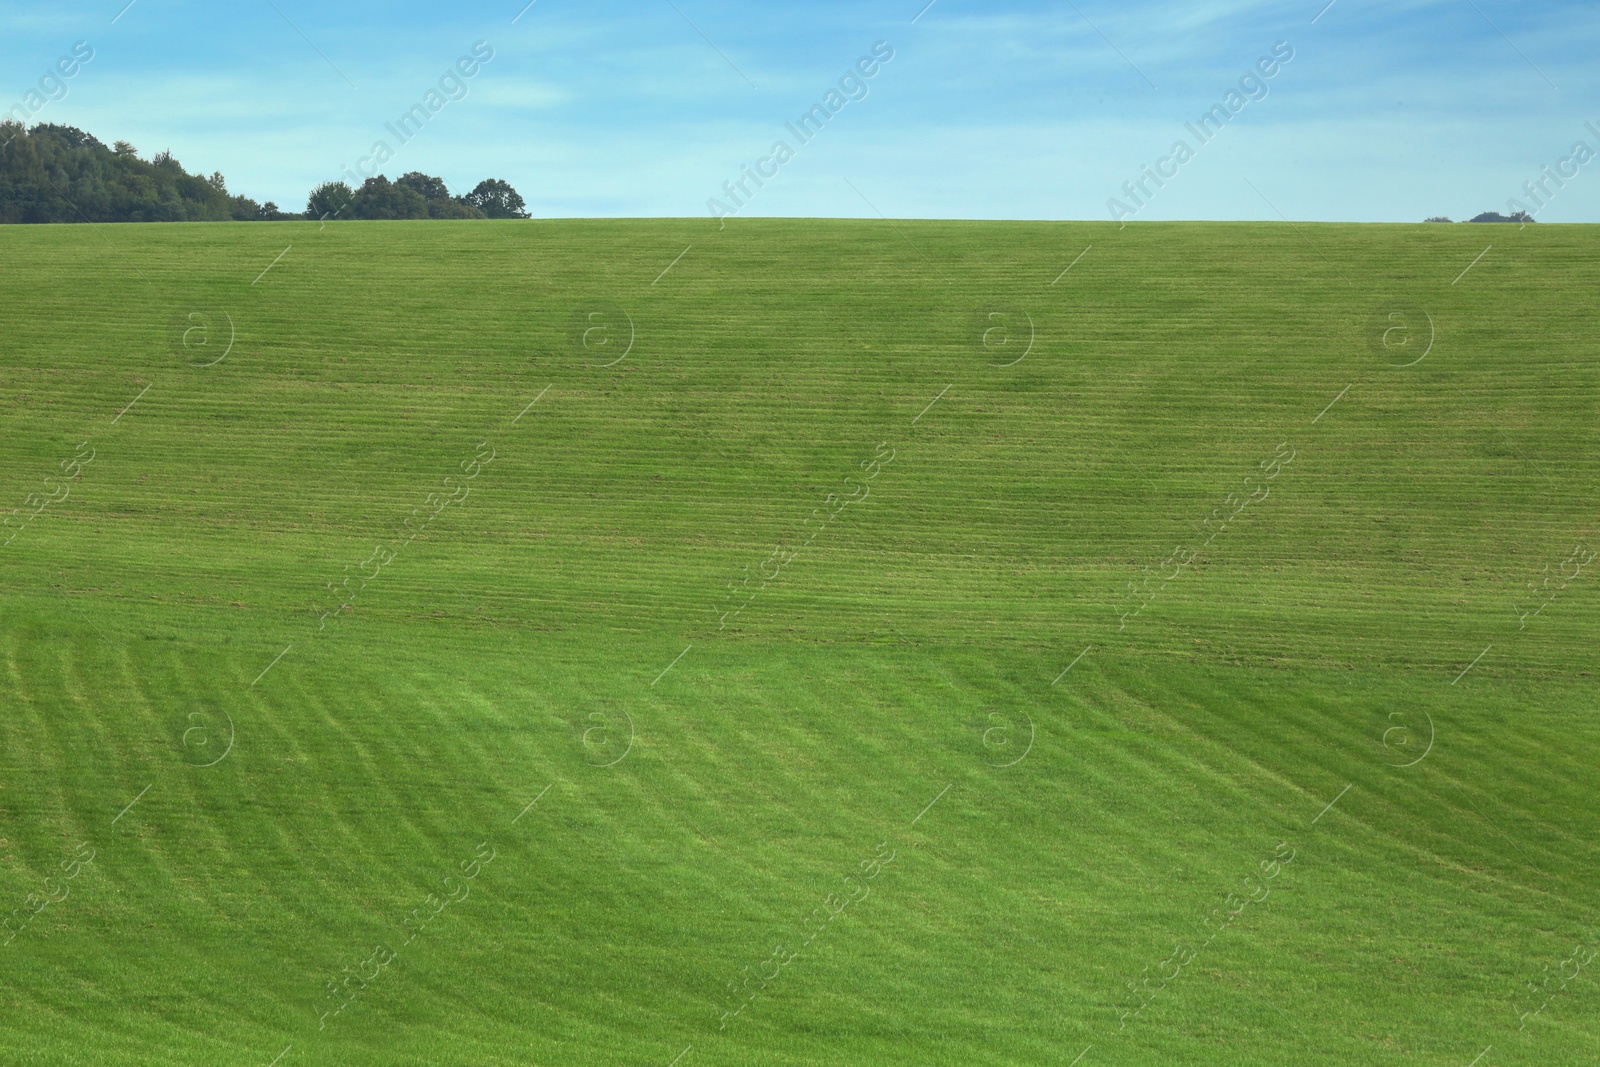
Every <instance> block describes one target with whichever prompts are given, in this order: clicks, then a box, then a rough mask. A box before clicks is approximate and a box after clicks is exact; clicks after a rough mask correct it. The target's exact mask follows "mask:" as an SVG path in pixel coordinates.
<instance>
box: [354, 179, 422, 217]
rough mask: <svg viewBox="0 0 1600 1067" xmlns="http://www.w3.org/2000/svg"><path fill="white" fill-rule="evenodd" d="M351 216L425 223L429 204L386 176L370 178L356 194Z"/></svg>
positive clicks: (415, 192) (409, 189)
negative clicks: (421, 220) (416, 220)
mask: <svg viewBox="0 0 1600 1067" xmlns="http://www.w3.org/2000/svg"><path fill="white" fill-rule="evenodd" d="M350 216H351V217H352V218H357V219H374V220H383V219H425V218H427V217H428V202H427V201H426V200H424V199H423V198H422V194H421V193H419V192H417V191H416V190H415V189H411V188H408V187H406V186H404V185H396V184H395V183H394V182H391V181H390V180H389V179H388V178H385V177H384V176H383V175H381V174H380V175H378V176H377V177H376V178H368V179H367V180H366V181H364V182H362V183H361V188H360V189H357V190H356V196H355V200H353V201H352V202H351V204H350Z"/></svg>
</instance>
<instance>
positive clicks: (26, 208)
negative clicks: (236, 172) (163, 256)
mask: <svg viewBox="0 0 1600 1067" xmlns="http://www.w3.org/2000/svg"><path fill="white" fill-rule="evenodd" d="M527 217H528V211H527V206H526V205H525V204H524V203H523V200H522V197H521V195H519V194H518V193H517V191H516V190H515V189H514V188H512V187H511V185H510V184H509V183H507V182H505V181H502V180H500V179H498V178H490V179H487V180H485V181H482V182H479V183H478V185H477V187H476V188H474V189H473V190H472V191H471V192H469V193H467V194H466V195H465V196H452V195H451V194H450V190H449V187H448V186H447V185H446V184H445V182H444V180H443V179H442V178H436V177H433V176H432V175H429V174H423V173H421V172H420V171H412V172H411V173H410V174H405V175H402V176H401V177H399V178H397V179H395V180H394V181H392V182H391V181H390V180H389V179H388V178H386V177H384V176H383V175H381V174H380V175H378V176H377V177H375V178H368V179H367V180H366V181H364V182H362V183H361V186H360V187H359V188H354V189H353V188H351V187H350V186H349V185H347V184H345V183H344V182H324V183H323V184H321V185H319V186H317V187H316V189H314V190H312V192H311V195H310V196H309V197H308V198H307V201H306V209H305V211H304V212H292V211H283V210H280V209H279V207H278V205H277V204H275V203H273V202H272V201H270V200H269V201H267V202H266V203H265V204H262V203H258V202H257V201H255V200H252V199H251V198H250V197H247V196H239V195H235V194H233V193H230V192H229V191H228V183H227V181H226V180H225V179H224V178H223V176H222V173H221V172H220V171H218V172H215V173H213V174H212V175H211V176H210V177H209V178H207V177H203V176H201V175H199V174H190V173H189V172H188V171H187V170H185V169H184V168H183V166H182V164H180V163H179V162H178V161H177V160H176V159H174V158H173V156H172V153H171V152H158V153H156V155H154V156H153V157H151V158H150V159H148V160H146V159H141V158H140V156H139V152H138V149H136V148H134V146H133V145H131V144H129V143H128V142H126V141H117V142H116V143H114V144H113V145H111V146H110V147H109V148H108V147H107V146H106V145H105V144H103V143H102V142H101V141H99V140H98V139H97V138H96V137H95V136H94V135H93V134H89V133H85V132H84V131H82V130H79V129H75V128H74V127H71V126H57V125H51V124H47V123H40V124H39V125H37V126H34V127H33V128H32V129H28V128H25V127H24V126H23V125H22V124H20V123H16V122H0V224H3V223H41V222H229V221H233V222H274V221H279V220H285V219H524V218H527Z"/></svg>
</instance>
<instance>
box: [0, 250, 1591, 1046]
mask: <svg viewBox="0 0 1600 1067" xmlns="http://www.w3.org/2000/svg"><path fill="white" fill-rule="evenodd" d="M1491 243H1492V248H1490V249H1489V250H1488V251H1487V252H1486V254H1484V255H1483V256H1482V258H1481V259H1478V260H1476V261H1475V259H1474V257H1477V256H1479V254H1480V253H1483V252H1484V251H1485V246H1486V245H1490V244H1491ZM286 246H289V247H287V248H286ZM686 246H692V247H689V248H688V250H687V252H686V254H684V255H683V256H682V258H681V259H678V260H676V261H675V260H674V257H677V256H679V254H680V253H683V252H685V249H686ZM1091 246H1092V247H1091ZM1086 248H1087V251H1086ZM1080 254H1082V255H1081V258H1078V257H1080ZM0 255H3V257H4V258H3V262H4V264H5V268H4V278H5V285H4V290H5V296H4V305H3V310H0V336H3V337H4V343H3V347H0V351H3V360H0V414H3V427H4V431H3V432H4V448H5V462H4V464H3V466H0V515H6V514H9V515H10V519H9V520H8V525H7V526H6V527H5V528H4V529H0V543H4V542H7V541H9V543H7V544H6V545H5V547H4V548H3V549H0V596H3V599H0V611H3V623H4V625H3V632H0V642H3V664H0V695H3V709H4V712H3V717H0V724H3V729H0V914H5V913H9V915H10V918H9V919H7V920H6V923H5V926H4V930H3V931H0V940H3V942H4V944H3V948H0V987H3V990H4V996H5V1010H4V1014H3V1015H0V1062H4V1063H7V1064H30V1065H32V1064H39V1065H44V1064H51V1065H54V1064H86V1065H89V1064H92V1065H108V1067H120V1065H133V1064H152V1063H162V1064H182V1065H191V1064H193V1065H199V1064H205V1065H213V1064H215V1065H235V1064H237V1065H240V1067H266V1065H268V1064H269V1063H273V1062H276V1063H278V1064H279V1067H296V1065H299V1064H337V1065H345V1064H349V1065H358V1067H368V1065H370V1067H380V1065H382V1067H388V1065H423V1064H474V1065H531V1064H545V1065H555V1064H597V1065H612V1064H616V1065H622V1064H629V1065H647V1067H649V1065H657V1067H668V1065H669V1064H673V1063H676V1064H677V1065H678V1067H701V1065H709V1064H726V1065H741V1067H743V1065H769V1064H770V1065H780V1064H781V1065H801V1064H807V1065H809V1064H820V1063H836V1064H852V1065H853V1064H890V1063H894V1064H950V1065H963V1067H966V1065H991V1064H992V1065H1001V1064H1006V1065H1013V1064H1061V1065H1065V1064H1069V1063H1073V1062H1077V1063H1078V1064H1079V1067H1097V1065H1103V1064H1172V1063H1185V1064H1216V1065H1236V1064H1297V1065H1299V1064H1305V1065H1329V1067H1333V1065H1349V1064H1395V1065H1401V1064H1405V1065H1413V1064H1424V1065H1439V1067H1466V1065H1467V1064H1469V1063H1470V1062H1473V1060H1474V1057H1478V1056H1480V1055H1481V1054H1483V1053H1484V1050H1485V1049H1486V1048H1488V1049H1490V1050H1491V1051H1489V1052H1488V1054H1487V1055H1485V1056H1483V1059H1482V1060H1481V1063H1480V1067H1504V1065H1510V1064H1528V1065H1533V1064H1539V1065H1548V1064H1563V1063H1579V1062H1591V1061H1593V1060H1594V1059H1595V1058H1596V1056H1600V1024H1597V1022H1596V1020H1597V1019H1600V986H1597V983H1596V980H1597V978H1600V968H1597V967H1593V966H1587V964H1588V963H1589V960H1590V959H1592V958H1593V957H1594V955H1595V954H1596V952H1600V885H1597V883H1596V879H1595V872H1596V870H1597V866H1600V846H1597V843H1596V832H1597V830H1600V806H1597V805H1596V803H1595V799H1594V796H1595V794H1594V788H1595V785H1596V782H1597V775H1596V770H1595V767H1596V761H1597V759H1600V713H1597V708H1596V703H1597V691H1596V686H1595V682H1594V662H1595V651H1594V648H1595V639H1596V638H1597V637H1600V623H1597V609H1600V561H1597V560H1596V558H1595V552H1596V551H1597V550H1600V533H1597V531H1596V521H1597V516H1600V511H1597V505H1600V493H1597V490H1596V489H1595V485H1596V474H1597V473H1600V447H1597V446H1600V423H1597V418H1596V416H1597V414H1600V363H1597V361H1596V354H1595V343H1596V335H1595V330H1594V314H1593V313H1594V306H1595V296H1594V294H1595V291H1596V285H1597V282H1600V229H1596V228H1594V227H1568V226H1548V225H1541V226H1536V227H1528V228H1526V229H1521V230H1519V229H1517V228H1515V227H1510V226H1505V227H1492V226H1360V227H1357V226H1336V225H1300V226H1298V227H1290V226H1287V225H1243V224H1141V225H1133V226H1129V227H1127V228H1126V229H1123V230H1120V231H1119V230H1118V229H1116V228H1115V227H1114V226H1110V225H1102V224H1059V225H1043V224H995V223H917V222H896V223H892V224H891V223H887V222H819V221H792V222H791V221H776V220H737V221H733V222H730V224H729V225H728V227H727V229H726V230H725V231H721V232H719V231H717V230H715V229H714V228H712V227H711V226H710V225H708V224H707V223H706V222H705V221H704V220H694V221H657V222H607V223H597V222H529V223H517V224H488V223H460V224H457V223H442V222H434V223H393V224H387V223H345V224H329V225H327V226H326V227H325V228H321V229H319V227H318V226H317V225H316V224H313V223H292V224H277V225H240V226H235V225H220V224H219V225H197V226H155V225H150V226H139V227H131V226H129V227H104V226H102V227H90V226H72V227H30V228H23V227H12V228H6V229H4V230H3V231H0ZM280 256H281V258H276V259H275V257H280ZM669 264H672V265H671V267H670V269H667V270H666V272H665V274H663V273H662V272H663V270H664V269H665V268H668V266H669ZM1069 264H1072V266H1071V269H1070V270H1068V271H1066V273H1064V274H1063V273H1062V272H1063V270H1064V268H1067V267H1068V265H1069ZM1464 270H1465V273H1464V274H1463V273H1462V272H1463V271H1464ZM263 272H265V273H263ZM1053 280H1054V281H1053ZM230 342H231V347H229V344H230ZM208 364H209V365H208ZM1405 364H1410V365H1405ZM130 405H131V406H130ZM530 405H531V406H530ZM11 509H17V510H16V511H15V512H13V511H12V510H11ZM1535 609H1537V612H1535ZM1069 667H1070V670H1069V669H1068V668H1069ZM535 801H536V803H535ZM130 804H131V806H130ZM530 804H531V805H532V806H531V807H530V806H529V805H530ZM13 909H15V910H13ZM1574 972H1576V973H1574ZM1080 1055H1081V1057H1082V1058H1081V1059H1080V1060H1076V1061H1075V1060H1074V1057H1079V1056H1080ZM274 1057H281V1058H280V1059H278V1060H276V1061H274ZM675 1058H676V1059H675Z"/></svg>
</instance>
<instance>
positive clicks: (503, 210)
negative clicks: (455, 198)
mask: <svg viewBox="0 0 1600 1067" xmlns="http://www.w3.org/2000/svg"><path fill="white" fill-rule="evenodd" d="M462 199H463V200H465V201H466V202H467V203H469V204H471V205H472V206H473V207H475V208H477V209H478V210H479V211H481V212H483V213H484V214H485V215H487V216H488V217H489V218H491V219H525V218H527V217H528V209H527V205H525V204H524V203H523V202H522V196H521V194H520V193H518V192H517V191H516V190H515V189H513V188H512V187H511V184H510V183H509V182H504V181H501V180H500V179H499V178H486V179H485V180H483V181H481V182H479V183H478V187H477V188H476V189H474V190H472V192H470V193H468V194H467V195H466V196H464V197H462Z"/></svg>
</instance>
